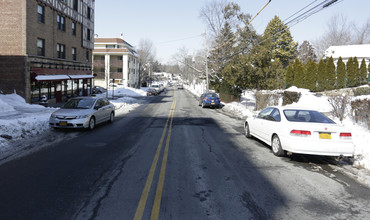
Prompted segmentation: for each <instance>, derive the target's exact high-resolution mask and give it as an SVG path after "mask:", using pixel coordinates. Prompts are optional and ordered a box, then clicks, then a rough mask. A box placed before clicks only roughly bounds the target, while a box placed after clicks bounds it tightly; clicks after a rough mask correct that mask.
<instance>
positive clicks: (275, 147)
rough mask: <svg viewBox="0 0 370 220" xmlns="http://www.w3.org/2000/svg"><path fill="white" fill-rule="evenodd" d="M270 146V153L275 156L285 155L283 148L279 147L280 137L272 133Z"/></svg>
mask: <svg viewBox="0 0 370 220" xmlns="http://www.w3.org/2000/svg"><path fill="white" fill-rule="evenodd" d="M271 148H272V153H273V154H274V155H275V156H278V157H282V156H284V155H285V152H284V150H283V148H281V142H280V139H279V137H278V136H277V135H274V136H273V137H272V141H271Z"/></svg>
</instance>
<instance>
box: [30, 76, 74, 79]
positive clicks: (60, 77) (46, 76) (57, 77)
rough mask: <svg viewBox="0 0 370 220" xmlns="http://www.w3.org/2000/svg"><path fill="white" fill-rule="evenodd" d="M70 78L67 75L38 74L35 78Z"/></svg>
mask: <svg viewBox="0 0 370 220" xmlns="http://www.w3.org/2000/svg"><path fill="white" fill-rule="evenodd" d="M65 79H70V78H69V77H68V75H38V76H36V80H65Z"/></svg>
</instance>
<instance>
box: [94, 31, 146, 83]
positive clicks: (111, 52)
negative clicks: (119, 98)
mask: <svg viewBox="0 0 370 220" xmlns="http://www.w3.org/2000/svg"><path fill="white" fill-rule="evenodd" d="M93 73H94V75H95V80H94V81H95V84H96V85H100V86H103V87H106V86H107V85H108V82H112V81H113V79H114V82H115V83H121V84H122V85H124V86H127V87H134V88H137V87H139V80H140V79H139V59H138V54H137V53H136V51H135V49H134V47H133V46H131V45H130V44H129V43H127V42H126V41H124V40H123V36H121V38H98V37H96V38H95V39H94V51H93Z"/></svg>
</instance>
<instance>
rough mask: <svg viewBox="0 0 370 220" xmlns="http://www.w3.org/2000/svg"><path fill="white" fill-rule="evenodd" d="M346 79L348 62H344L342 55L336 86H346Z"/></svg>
mask: <svg viewBox="0 0 370 220" xmlns="http://www.w3.org/2000/svg"><path fill="white" fill-rule="evenodd" d="M345 80H346V64H345V63H344V62H343V59H342V57H339V59H338V62H337V81H336V88H337V89H341V88H345V86H346V85H345Z"/></svg>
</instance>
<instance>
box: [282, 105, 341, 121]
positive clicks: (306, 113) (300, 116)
mask: <svg viewBox="0 0 370 220" xmlns="http://www.w3.org/2000/svg"><path fill="white" fill-rule="evenodd" d="M284 115H285V117H286V119H287V120H288V121H291V122H313V123H330V124H335V122H334V121H332V120H331V119H330V118H328V117H326V116H325V115H323V114H322V113H320V112H317V111H311V110H293V109H289V110H284Z"/></svg>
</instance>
